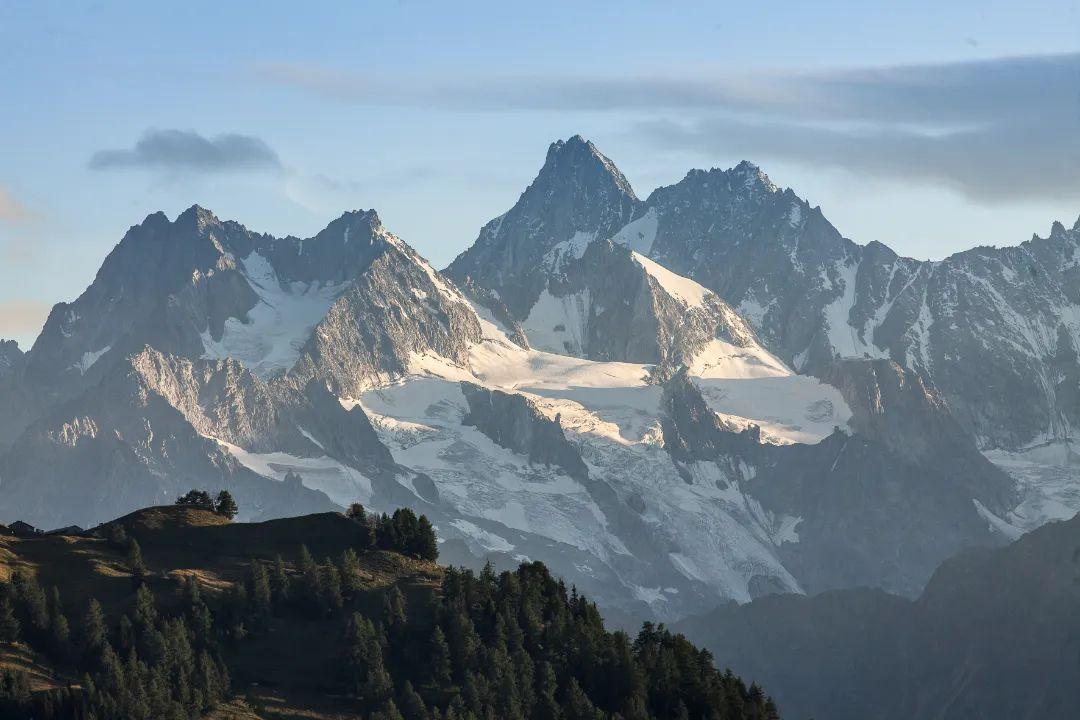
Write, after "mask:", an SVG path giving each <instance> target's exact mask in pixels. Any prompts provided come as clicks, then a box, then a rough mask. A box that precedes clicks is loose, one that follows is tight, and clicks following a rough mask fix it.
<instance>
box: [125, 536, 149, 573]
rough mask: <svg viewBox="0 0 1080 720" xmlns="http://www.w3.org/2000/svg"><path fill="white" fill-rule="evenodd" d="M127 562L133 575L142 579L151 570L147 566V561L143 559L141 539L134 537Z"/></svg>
mask: <svg viewBox="0 0 1080 720" xmlns="http://www.w3.org/2000/svg"><path fill="white" fill-rule="evenodd" d="M127 563H128V570H130V571H131V575H132V577H134V578H135V579H136V580H140V581H141V580H143V579H145V578H146V575H147V573H148V572H149V570H148V569H147V567H146V563H145V562H144V561H143V556H142V547H140V546H139V541H138V540H136V539H135V538H132V539H131V542H130V544H129V545H128V557H127Z"/></svg>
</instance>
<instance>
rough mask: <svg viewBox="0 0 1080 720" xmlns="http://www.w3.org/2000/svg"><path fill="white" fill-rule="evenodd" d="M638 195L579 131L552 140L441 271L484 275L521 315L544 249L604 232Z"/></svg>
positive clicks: (578, 243) (537, 281)
mask: <svg viewBox="0 0 1080 720" xmlns="http://www.w3.org/2000/svg"><path fill="white" fill-rule="evenodd" d="M637 203H638V199H637V197H636V196H635V195H634V191H633V190H632V189H631V188H630V183H628V182H627V181H626V178H625V177H623V175H622V173H620V172H619V170H618V169H617V168H616V167H615V165H614V164H613V163H612V162H611V161H610V160H608V159H607V158H606V157H604V156H603V155H602V154H601V153H600V151H599V150H597V149H596V146H595V145H593V144H592V143H591V142H587V141H585V140H584V139H582V138H581V136H579V135H575V136H573V137H572V138H570V139H569V140H567V141H565V142H564V141H562V140H559V141H557V142H555V143H552V145H551V147H550V148H548V152H547V157H546V159H545V161H544V166H543V168H541V170H540V173H539V174H538V175H537V177H536V179H535V180H534V181H533V182H532V184H531V185H529V187H528V188H526V190H525V191H524V192H523V193H522V194H521V197H520V198H519V199H518V201H517V203H516V204H515V205H514V207H513V208H511V209H510V210H509V211H508V212H506V213H505V214H503V215H501V216H499V217H497V218H495V219H494V220H492V221H491V222H489V223H488V224H487V225H485V226H484V227H483V229H482V230H481V231H480V237H479V238H477V240H476V243H474V244H473V246H472V247H470V248H469V249H468V250H466V251H465V252H463V253H462V254H461V255H459V256H458V257H457V259H455V260H454V262H453V263H451V264H450V267H448V268H447V270H446V273H447V275H448V276H449V277H451V278H453V279H454V280H455V281H456V282H458V283H463V282H464V281H465V280H466V279H467V278H470V277H471V278H473V279H476V280H479V279H483V283H482V284H483V285H484V286H485V287H487V288H489V289H491V290H492V291H494V292H495V293H496V295H497V297H498V298H499V299H500V300H501V301H502V302H503V303H505V305H506V307H507V308H508V309H509V311H510V313H511V315H512V316H513V317H514V318H516V319H518V320H521V319H524V318H525V317H526V315H527V313H528V310H529V309H530V308H531V307H532V306H533V305H534V304H535V302H536V299H537V298H538V297H539V296H540V293H541V292H542V291H543V288H544V284H545V283H544V280H545V278H544V276H543V273H542V272H537V270H538V268H541V267H542V265H543V264H544V262H543V261H544V258H545V256H546V255H548V253H550V252H552V251H553V250H555V249H556V248H557V247H558V246H560V245H561V246H562V247H564V248H565V247H571V246H572V247H584V246H585V245H586V244H588V242H589V241H590V240H594V239H601V240H603V239H605V238H608V237H611V235H613V234H614V233H615V232H616V231H618V230H619V228H621V227H623V226H624V225H625V224H626V223H628V222H629V221H630V220H631V216H632V213H633V211H634V208H635V207H636V205H637Z"/></svg>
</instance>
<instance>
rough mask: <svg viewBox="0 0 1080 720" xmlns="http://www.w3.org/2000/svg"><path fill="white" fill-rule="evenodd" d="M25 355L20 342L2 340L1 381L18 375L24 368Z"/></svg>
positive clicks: (0, 347)
mask: <svg viewBox="0 0 1080 720" xmlns="http://www.w3.org/2000/svg"><path fill="white" fill-rule="evenodd" d="M23 362H24V356H23V352H22V350H20V349H19V343H17V342H15V341H14V340H0V382H3V381H4V380H6V379H8V378H10V377H14V376H15V375H18V374H19V373H20V372H21V371H22V368H23Z"/></svg>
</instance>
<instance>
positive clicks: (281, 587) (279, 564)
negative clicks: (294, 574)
mask: <svg viewBox="0 0 1080 720" xmlns="http://www.w3.org/2000/svg"><path fill="white" fill-rule="evenodd" d="M289 585H290V582H289V572H288V570H286V569H285V561H284V560H283V559H282V558H281V556H280V555H278V556H277V557H276V558H275V559H274V573H273V575H272V576H271V586H272V589H273V595H274V602H277V603H284V602H286V601H288V599H289Z"/></svg>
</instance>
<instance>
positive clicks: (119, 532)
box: [0, 505, 777, 720]
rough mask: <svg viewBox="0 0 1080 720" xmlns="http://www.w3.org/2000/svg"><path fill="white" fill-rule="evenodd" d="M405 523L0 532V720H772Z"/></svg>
mask: <svg viewBox="0 0 1080 720" xmlns="http://www.w3.org/2000/svg"><path fill="white" fill-rule="evenodd" d="M436 554H437V546H436V544H435V537H434V533H433V531H432V530H431V526H430V524H428V523H427V520H426V518H423V517H420V518H417V517H416V516H415V515H414V514H413V513H412V512H411V511H409V510H401V511H398V512H396V513H394V514H393V515H390V516H386V515H383V516H375V515H369V514H367V513H365V512H364V511H363V509H362V508H359V507H354V508H352V509H351V510H350V512H349V513H348V515H341V514H337V513H325V514H321V515H311V516H305V517H299V518H292V519H286V520H277V521H271V522H267V523H258V524H240V523H235V524H234V523H231V522H230V521H229V520H228V518H227V517H226V516H225V515H222V514H220V513H218V512H214V511H211V510H208V509H203V508H200V507H194V506H191V505H181V506H173V507H159V508H150V509H147V510H143V511H139V512H136V513H133V514H132V515H129V516H127V517H125V518H121V519H120V520H117V521H114V522H112V523H108V524H106V525H103V526H100V527H99V528H97V529H96V530H95V531H94V532H93V533H88V534H85V535H49V536H31V537H15V536H10V535H9V536H2V537H0V579H2V582H0V668H2V670H0V708H2V710H0V715H2V716H3V717H28V716H31V715H32V716H34V717H43V718H86V719H89V718H94V720H112V719H116V720H120V719H124V720H128V719H137V718H146V719H147V720H149V719H151V718H153V719H155V720H157V719H160V718H167V719H172V718H198V717H213V718H220V719H224V718H299V717H305V718H346V717H350V718H351V717H362V718H386V719H388V720H389V719H396V718H405V719H407V720H421V719H427V718H445V719H449V718H460V719H462V720H464V719H465V718H478V719H479V718H510V719H513V718H521V719H524V718H537V719H543V720H555V719H556V718H564V719H565V720H578V719H580V720H586V719H590V720H591V719H593V718H595V719H597V720H599V719H601V718H612V719H614V718H624V719H626V720H630V719H632V718H634V719H640V720H645V719H646V718H672V719H675V718H715V719H716V720H742V719H744V718H746V719H750V718H754V719H761V720H765V719H767V718H775V717H777V714H776V711H775V709H774V707H773V704H772V702H771V700H769V699H768V698H767V697H766V696H765V695H764V694H763V692H762V691H761V689H760V688H758V687H757V686H756V685H751V686H750V687H747V686H746V685H745V684H744V683H743V682H742V681H741V680H740V679H739V678H737V677H735V676H734V675H732V674H731V673H730V672H727V673H724V672H720V671H719V670H717V669H716V667H715V665H714V662H713V658H712V656H711V655H710V654H709V653H708V652H707V651H703V650H699V649H697V648H695V647H694V646H693V645H692V644H691V643H690V642H688V641H687V640H686V639H685V638H683V637H682V636H680V635H676V634H672V633H671V632H669V631H668V630H666V629H665V628H663V627H662V626H659V627H657V626H653V625H651V624H646V625H645V626H644V627H643V628H642V630H641V632H640V633H639V634H638V635H637V636H636V637H630V636H629V635H627V634H625V633H622V632H609V631H607V630H605V628H604V624H603V621H602V619H601V616H600V613H599V611H598V610H597V608H596V606H595V604H593V603H592V602H590V601H589V600H588V599H586V598H584V597H582V596H581V595H579V594H578V593H577V592H576V590H575V589H573V588H567V587H566V585H565V584H564V583H563V582H562V581H560V580H557V579H556V578H554V577H552V575H551V574H550V573H549V572H548V570H547V569H546V568H545V567H544V566H543V565H542V564H541V563H530V564H523V565H521V566H520V567H519V568H518V569H517V570H516V571H513V572H503V573H501V574H497V573H495V572H494V571H493V570H492V569H491V568H490V567H488V568H486V569H485V570H483V571H482V572H480V573H474V572H472V571H469V570H464V569H454V568H443V567H440V566H438V565H436V564H435V563H434V562H432V560H433V559H434V556H435V555H436Z"/></svg>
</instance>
